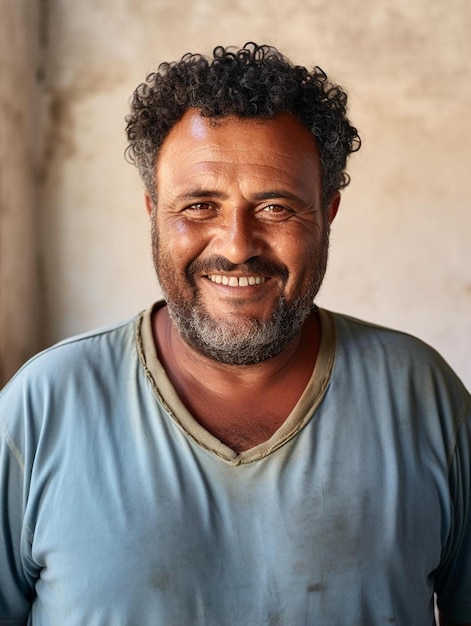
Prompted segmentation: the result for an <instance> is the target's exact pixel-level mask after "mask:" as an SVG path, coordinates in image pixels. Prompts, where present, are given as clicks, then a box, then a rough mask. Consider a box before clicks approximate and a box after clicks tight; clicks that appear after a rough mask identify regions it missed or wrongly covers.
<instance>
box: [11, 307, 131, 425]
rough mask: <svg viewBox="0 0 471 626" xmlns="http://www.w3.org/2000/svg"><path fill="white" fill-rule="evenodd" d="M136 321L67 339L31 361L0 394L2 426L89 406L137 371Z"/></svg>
mask: <svg viewBox="0 0 471 626" xmlns="http://www.w3.org/2000/svg"><path fill="white" fill-rule="evenodd" d="M137 319H138V317H134V318H132V319H129V320H126V321H124V322H121V323H119V324H115V325H112V326H107V327H104V328H99V329H96V330H93V331H91V332H87V333H84V334H81V335H77V336H75V337H71V338H69V339H66V340H64V341H61V342H60V343H57V344H56V345H54V346H52V347H50V348H48V349H46V350H44V351H42V352H40V353H39V354H37V355H36V356H34V357H32V358H31V359H30V360H29V361H28V362H27V363H26V364H25V365H23V367H21V369H20V370H18V372H17V373H16V374H15V375H14V376H13V378H12V379H11V380H10V381H9V382H8V383H7V384H6V385H5V387H4V388H3V389H2V391H1V392H0V425H2V424H3V428H7V429H8V430H9V429H11V428H19V427H21V423H23V426H24V427H26V424H29V425H30V426H32V425H33V423H36V424H37V425H39V423H43V422H44V420H45V419H46V418H48V416H50V415H63V414H65V413H70V412H71V411H72V412H73V411H74V407H75V411H76V409H77V406H79V405H87V404H88V405H89V406H91V405H93V404H94V403H95V401H96V400H97V399H98V397H99V396H100V394H101V395H105V394H107V395H108V396H110V395H111V393H112V388H114V389H116V388H117V387H118V386H119V385H120V381H121V380H126V379H128V378H129V368H131V367H134V368H137V366H138V365H137V364H138V355H137V347H136V341H135V327H136V321H137Z"/></svg>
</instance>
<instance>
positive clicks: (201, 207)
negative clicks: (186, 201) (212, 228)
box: [184, 202, 216, 220]
mask: <svg viewBox="0 0 471 626" xmlns="http://www.w3.org/2000/svg"><path fill="white" fill-rule="evenodd" d="M215 210H216V209H215V208H214V206H213V205H212V204H211V203H210V202H195V203H193V204H190V205H189V206H187V207H185V208H184V212H185V214H186V215H187V216H188V217H189V218H190V219H197V220H204V219H208V218H209V217H212V216H213V215H214V212H215Z"/></svg>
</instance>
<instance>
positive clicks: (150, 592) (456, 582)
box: [0, 44, 471, 626]
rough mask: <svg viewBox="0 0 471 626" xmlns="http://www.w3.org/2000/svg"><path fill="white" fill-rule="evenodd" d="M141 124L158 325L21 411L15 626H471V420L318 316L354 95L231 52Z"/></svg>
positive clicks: (78, 355)
mask: <svg viewBox="0 0 471 626" xmlns="http://www.w3.org/2000/svg"><path fill="white" fill-rule="evenodd" d="M127 123H128V126H127V132H128V138H129V142H130V143H129V145H130V147H129V154H130V157H131V159H132V160H133V161H135V162H136V164H137V165H138V167H139V169H140V172H141V175H142V177H143V179H144V183H145V186H146V205H147V210H148V212H149V214H150V217H151V224H152V242H153V254H154V261H155V268H156V271H157V275H158V278H159V281H160V284H161V287H162V290H163V293H164V295H165V302H160V303H157V304H156V305H154V306H153V307H151V308H150V309H149V310H148V311H146V312H145V313H143V314H141V315H139V316H138V317H137V318H136V319H134V320H131V321H129V322H125V323H123V324H120V325H117V326H115V327H112V328H108V329H105V330H99V331H96V332H92V333H89V334H87V335H83V336H80V337H76V338H73V339H71V340H68V341H65V342H63V343H61V344H59V345H57V346H55V347H53V348H51V349H49V350H47V351H46V352H44V353H43V354H42V355H39V356H38V357H36V358H35V359H33V360H32V361H31V362H30V363H29V364H28V365H26V366H25V367H24V368H23V369H22V370H21V371H20V372H19V373H18V374H17V375H16V377H15V378H14V379H13V380H12V381H11V382H10V384H9V385H8V386H7V387H6V388H5V390H4V391H3V393H2V395H1V398H0V420H1V422H0V423H1V428H2V450H1V456H0V460H1V472H2V482H1V506H2V518H1V520H2V521H1V539H0V542H1V545H2V551H1V552H0V559H1V567H0V624H9V625H16V624H23V623H26V622H27V623H28V624H34V625H35V626H36V625H39V626H42V625H44V624H60V625H64V624H67V625H68V626H69V625H84V624H86V625H87V626H94V625H97V626H98V625H100V626H102V625H104V624H113V625H115V626H118V625H129V626H134V625H137V624H138V625H139V626H145V625H147V624H162V625H189V624H198V625H215V626H220V625H232V624H247V625H254V626H258V625H261V624H266V625H268V624H271V625H275V624H286V625H290V626H298V625H301V624H315V625H320V626H330V625H334V626H347V625H348V626H349V625H351V624H366V625H371V626H376V625H379V624H388V623H396V624H400V625H402V626H426V625H427V626H430V625H431V624H433V622H434V617H433V613H434V608H433V607H434V594H436V597H437V599H438V606H439V609H440V611H441V622H440V623H441V624H442V625H450V624H470V623H471V508H470V507H471V499H470V496H471V485H470V483H471V467H470V441H471V428H470V424H471V419H470V413H471V399H470V396H469V394H468V393H467V392H466V390H465V389H464V388H463V386H462V385H461V383H460V382H459V381H458V379H457V378H456V376H455V375H454V374H453V373H452V372H451V371H450V369H449V368H448V367H447V365H446V364H445V363H444V362H443V361H442V359H441V358H440V357H439V356H438V355H437V354H436V353H435V352H434V351H433V350H432V349H431V348H429V347H427V346H425V345H423V344H422V343H421V342H419V341H418V340H416V339H413V338H411V337H409V336H405V335H403V334H400V333H396V332H393V331H390V330H387V329H383V328H379V327H375V326H372V325H370V324H367V323H364V322H360V321H358V320H353V319H351V318H348V317H346V316H343V315H339V314H331V313H329V312H327V311H324V310H319V309H317V308H316V306H315V305H314V304H313V301H314V298H315V296H316V293H317V291H318V289H319V287H320V284H321V282H322V278H323V276H324V272H325V267H326V262H327V248H328V239H329V228H330V224H331V222H332V220H333V219H334V217H335V214H336V212H337V209H338V206H339V201H340V194H339V191H340V189H342V188H343V187H345V186H346V184H347V183H348V177H347V175H346V174H345V172H344V168H345V164H346V159H347V156H348V155H349V154H350V153H351V152H352V151H354V150H356V149H357V148H358V147H359V139H358V135H357V132H356V130H355V128H353V127H352V126H351V124H350V123H349V121H348V119H347V117H346V95H345V93H344V92H343V91H342V89H341V88H340V87H338V86H335V85H333V84H331V83H330V82H329V81H328V80H327V78H326V76H325V74H324V73H323V72H322V71H321V70H320V69H319V68H315V69H314V70H312V71H308V70H306V69H305V68H302V67H297V66H293V65H292V64H291V63H290V62H289V61H288V60H286V59H285V58H284V57H283V56H282V55H281V54H280V53H278V52H277V51H276V50H274V49H272V48H269V47H266V46H261V47H259V46H257V45H255V44H247V45H246V46H244V47H243V48H242V49H240V50H230V49H224V48H221V47H219V48H216V49H215V50H214V54H213V58H210V59H206V58H204V57H202V56H192V55H186V56H184V57H183V58H182V59H181V61H179V62H177V63H173V64H164V65H162V66H160V68H159V71H158V72H157V73H155V74H151V75H150V76H148V78H147V82H146V83H144V84H142V85H140V86H139V87H138V88H137V90H136V92H135V94H134V98H133V102H132V111H131V114H130V116H129V117H128V120H127Z"/></svg>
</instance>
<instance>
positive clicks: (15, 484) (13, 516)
mask: <svg viewBox="0 0 471 626" xmlns="http://www.w3.org/2000/svg"><path fill="white" fill-rule="evenodd" d="M0 405H1V403H0ZM23 483H24V468H23V466H22V458H21V453H20V451H19V450H18V449H17V447H16V446H15V444H14V442H13V441H12V440H11V438H10V435H9V433H8V431H7V429H6V426H5V425H4V423H2V421H1V418H0V626H7V625H8V626H17V625H18V626H19V625H21V624H25V623H26V620H27V616H28V614H29V611H30V607H31V601H30V600H31V596H32V592H31V588H30V585H29V583H28V581H27V578H26V577H25V575H24V572H23V567H22V552H23V550H22V546H24V543H23V539H24V537H23V499H24V497H23V496H24V488H23Z"/></svg>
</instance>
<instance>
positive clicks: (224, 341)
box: [169, 298, 313, 365]
mask: <svg viewBox="0 0 471 626" xmlns="http://www.w3.org/2000/svg"><path fill="white" fill-rule="evenodd" d="M312 306H313V303H312V300H311V299H310V298H309V299H308V298H298V299H297V300H296V301H295V302H293V304H292V305H291V306H290V307H289V309H287V308H286V304H285V302H284V300H281V301H280V303H279V305H278V307H277V310H276V311H275V312H274V314H273V316H272V318H271V319H270V320H255V319H252V320H244V325H248V328H247V329H246V330H245V332H244V333H243V335H242V336H240V329H239V334H237V332H233V329H234V324H233V323H230V324H228V323H227V322H225V321H215V320H214V319H212V318H211V317H210V316H209V315H207V314H206V313H201V312H200V311H199V307H198V306H196V307H192V308H191V309H190V310H189V311H188V310H187V311H183V310H182V309H181V308H180V307H176V310H175V309H174V308H173V307H172V306H170V305H169V313H170V315H171V317H172V319H173V320H174V321H175V323H176V325H177V328H178V329H179V332H180V334H181V335H182V337H183V339H184V340H185V341H186V342H187V343H189V344H190V345H191V346H192V347H193V348H195V349H196V350H197V351H198V352H201V353H203V354H205V355H206V356H208V357H210V358H212V359H214V360H216V361H219V362H220V363H225V364H227V365H254V364H256V363H259V362H261V361H264V360H266V359H269V358H271V357H273V356H275V355H277V354H279V353H280V352H281V351H282V350H283V349H284V348H286V347H287V346H288V345H289V344H290V343H291V342H292V341H293V339H294V338H295V336H296V335H297V334H298V333H299V332H300V330H301V327H302V325H303V323H304V321H305V320H306V318H307V316H308V315H309V312H310V311H311V308H312Z"/></svg>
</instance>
